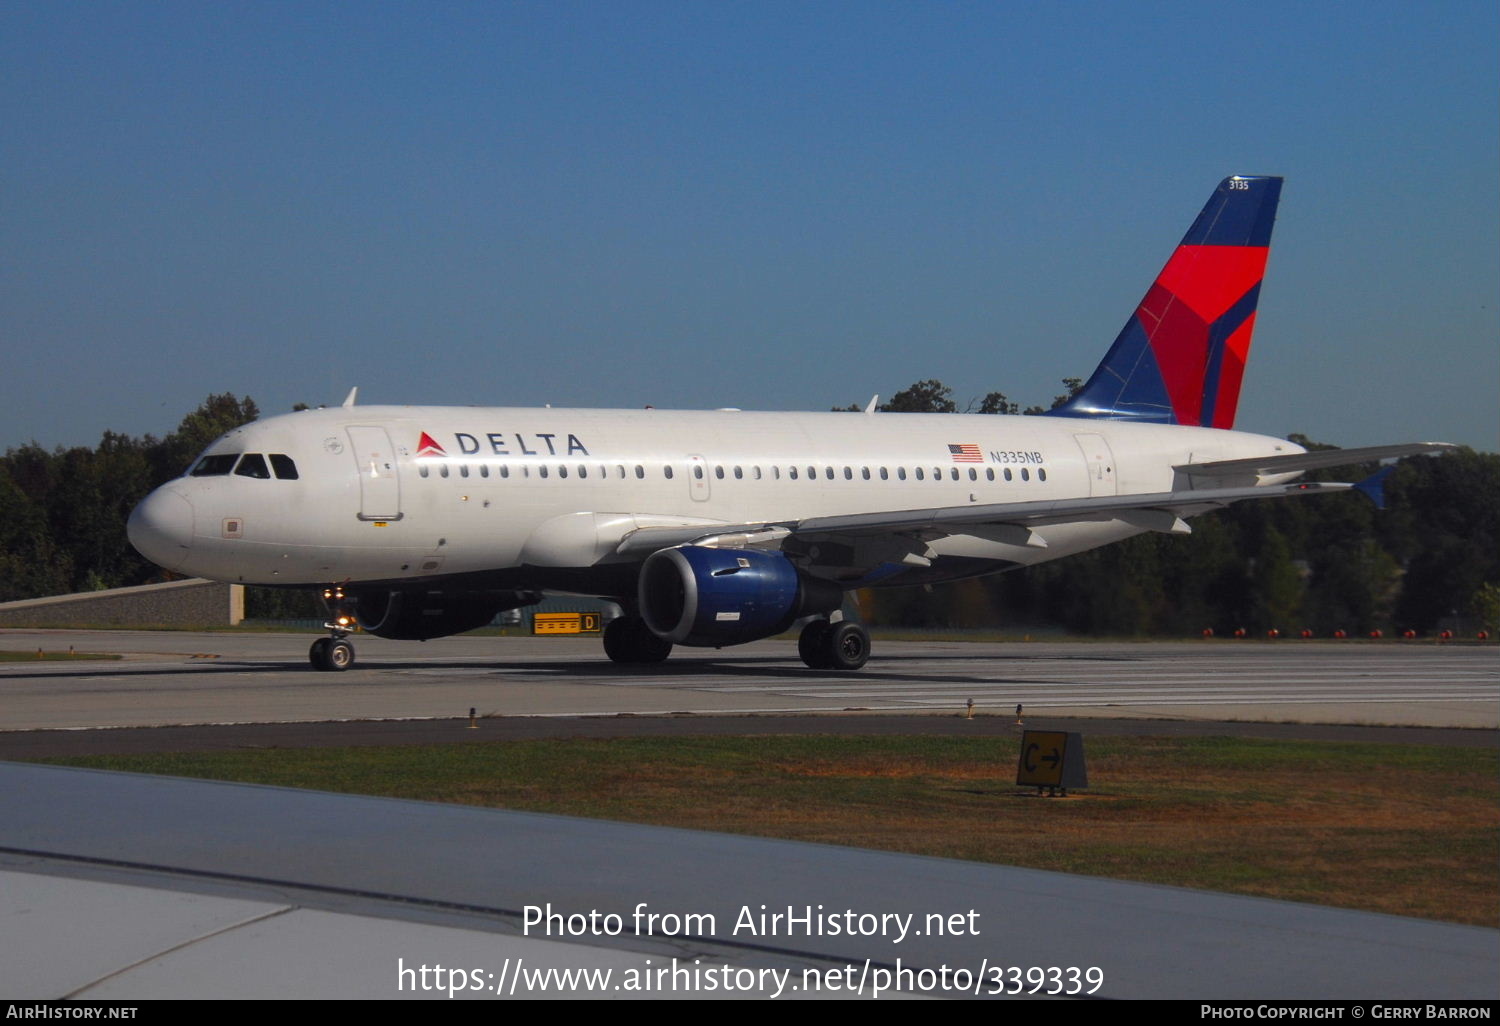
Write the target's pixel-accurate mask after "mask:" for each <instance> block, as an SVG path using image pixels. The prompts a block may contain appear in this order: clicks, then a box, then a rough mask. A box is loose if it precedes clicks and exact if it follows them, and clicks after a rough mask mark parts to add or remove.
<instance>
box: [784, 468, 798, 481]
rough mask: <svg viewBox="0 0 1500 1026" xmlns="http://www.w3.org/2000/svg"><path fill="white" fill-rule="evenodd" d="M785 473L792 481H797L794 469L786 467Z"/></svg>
mask: <svg viewBox="0 0 1500 1026" xmlns="http://www.w3.org/2000/svg"><path fill="white" fill-rule="evenodd" d="M786 473H787V476H788V477H790V478H791V479H792V480H793V481H795V480H797V468H796V467H788V468H787V471H786Z"/></svg>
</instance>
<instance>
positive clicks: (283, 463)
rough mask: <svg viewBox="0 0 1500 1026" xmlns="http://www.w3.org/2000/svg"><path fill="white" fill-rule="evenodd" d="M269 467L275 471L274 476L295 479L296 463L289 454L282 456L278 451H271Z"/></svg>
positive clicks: (285, 479)
mask: <svg viewBox="0 0 1500 1026" xmlns="http://www.w3.org/2000/svg"><path fill="white" fill-rule="evenodd" d="M271 469H272V470H274V471H276V476H277V477H279V478H281V480H283V481H295V480H297V464H295V463H293V462H292V458H291V457H290V456H284V455H282V454H281V453H279V452H273V453H271Z"/></svg>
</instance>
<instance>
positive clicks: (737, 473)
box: [734, 467, 745, 481]
mask: <svg viewBox="0 0 1500 1026" xmlns="http://www.w3.org/2000/svg"><path fill="white" fill-rule="evenodd" d="M734 479H735V480H736V481H743V480H744V479H745V468H744V467H735V468H734Z"/></svg>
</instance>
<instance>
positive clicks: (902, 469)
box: [896, 467, 906, 481]
mask: <svg viewBox="0 0 1500 1026" xmlns="http://www.w3.org/2000/svg"><path fill="white" fill-rule="evenodd" d="M896 476H897V477H899V478H900V479H901V480H903V481H905V480H906V468H905V467H897V468H896Z"/></svg>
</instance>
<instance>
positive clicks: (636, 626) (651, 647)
mask: <svg viewBox="0 0 1500 1026" xmlns="http://www.w3.org/2000/svg"><path fill="white" fill-rule="evenodd" d="M604 654H605V655H607V656H609V657H610V659H612V660H614V661H615V662H617V663H659V662H661V661H662V660H663V659H665V658H667V656H669V655H671V654H672V643H671V642H670V641H666V640H665V639H663V638H659V637H657V636H656V635H655V634H652V633H651V629H650V628H649V627H647V626H646V621H645V620H642V619H641V618H640V617H639V616H618V617H615V619H613V620H611V621H610V622H609V626H608V627H605V628H604Z"/></svg>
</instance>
